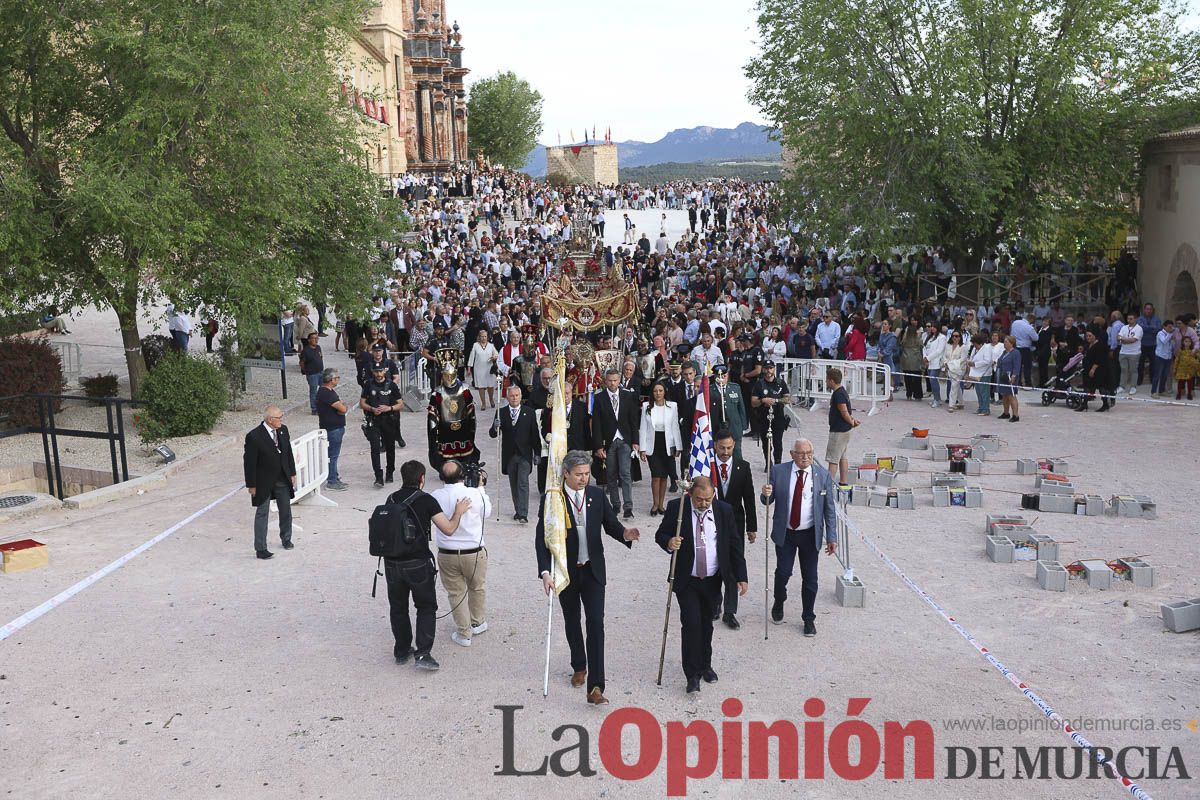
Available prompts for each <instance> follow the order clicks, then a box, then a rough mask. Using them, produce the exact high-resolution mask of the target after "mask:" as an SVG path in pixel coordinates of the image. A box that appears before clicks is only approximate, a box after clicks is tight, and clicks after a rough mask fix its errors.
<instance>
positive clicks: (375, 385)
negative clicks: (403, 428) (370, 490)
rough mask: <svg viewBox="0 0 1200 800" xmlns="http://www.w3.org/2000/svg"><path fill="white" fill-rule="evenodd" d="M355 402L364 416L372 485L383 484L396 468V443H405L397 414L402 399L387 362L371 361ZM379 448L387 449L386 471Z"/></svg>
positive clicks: (378, 485)
mask: <svg viewBox="0 0 1200 800" xmlns="http://www.w3.org/2000/svg"><path fill="white" fill-rule="evenodd" d="M358 405H359V407H360V408H361V409H362V410H363V415H364V417H365V421H364V423H363V433H364V434H365V435H366V437H367V441H368V442H370V443H371V467H372V468H373V469H374V470H375V487H376V488H383V484H384V482H385V481H386V482H387V483H391V482H392V473H394V472H395V471H396V444H397V443H399V445H400V446H401V447H407V445H406V444H405V442H404V436H403V435H401V433H400V416H399V414H398V412H399V411H400V410H401V409H403V408H404V401H403V400H401V399H400V388H399V387H398V386H396V383H395V382H394V381H393V380H392V376H391V375H389V374H388V367H387V364H381V363H375V364H372V365H371V379H370V380H368V381H367V382H366V384H364V385H363V390H362V395H361V396H360V397H359V400H358ZM380 450H384V451H386V452H387V474H386V475H385V474H384V471H383V469H382V467H381V465H380V463H379V452H380Z"/></svg>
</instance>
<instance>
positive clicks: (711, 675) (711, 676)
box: [700, 667, 717, 683]
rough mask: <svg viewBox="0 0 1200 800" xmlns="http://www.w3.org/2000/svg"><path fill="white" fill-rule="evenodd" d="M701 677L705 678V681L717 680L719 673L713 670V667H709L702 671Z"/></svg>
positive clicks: (712, 681) (714, 681) (713, 681)
mask: <svg viewBox="0 0 1200 800" xmlns="http://www.w3.org/2000/svg"><path fill="white" fill-rule="evenodd" d="M700 677H701V678H704V682H705V683H716V682H717V673H715V672H713V669H712V667H709V668H708V669H706V670H704V672H702V673H700Z"/></svg>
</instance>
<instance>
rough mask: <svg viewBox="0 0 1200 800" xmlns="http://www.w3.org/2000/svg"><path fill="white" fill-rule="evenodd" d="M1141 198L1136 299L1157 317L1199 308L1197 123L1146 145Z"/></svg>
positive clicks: (1199, 157) (1199, 154)
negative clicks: (1157, 314)
mask: <svg viewBox="0 0 1200 800" xmlns="http://www.w3.org/2000/svg"><path fill="white" fill-rule="evenodd" d="M1141 200H1142V202H1141V212H1142V224H1141V231H1140V235H1139V237H1138V242H1139V248H1140V251H1141V252H1140V254H1139V259H1138V262H1139V263H1138V286H1139V289H1140V295H1141V297H1140V300H1141V301H1142V302H1147V303H1153V304H1154V307H1155V308H1156V309H1157V310H1158V312H1159V315H1160V316H1171V317H1176V316H1179V315H1181V314H1186V313H1193V314H1194V313H1198V312H1200V308H1198V307H1197V303H1198V299H1197V294H1196V290H1197V287H1198V286H1200V255H1197V254H1198V253H1200V126H1195V127H1192V128H1186V129H1184V130H1180V131H1173V132H1171V133H1165V134H1163V135H1161V136H1157V137H1155V138H1154V139H1151V140H1150V141H1149V142H1148V143H1147V144H1146V148H1145V152H1144V161H1143V181H1142V198H1141Z"/></svg>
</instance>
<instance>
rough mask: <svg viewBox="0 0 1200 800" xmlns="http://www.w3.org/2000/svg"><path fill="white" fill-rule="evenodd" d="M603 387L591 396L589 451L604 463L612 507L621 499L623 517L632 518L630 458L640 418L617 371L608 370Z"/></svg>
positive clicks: (634, 400) (635, 400) (634, 399)
mask: <svg viewBox="0 0 1200 800" xmlns="http://www.w3.org/2000/svg"><path fill="white" fill-rule="evenodd" d="M604 382H605V384H606V385H605V387H604V388H603V389H601V390H600V391H598V392H596V394H595V397H593V398H592V451H593V453H595V455H596V456H597V457H598V458H601V459H603V460H604V462H605V473H606V476H607V481H606V484H607V488H608V498H609V500H610V501H611V502H612V506H613V508H614V509H615V508H616V507H617V503H619V502H622V501H624V502H623V508H624V510H625V515H624V516H625V519H633V484H632V482H631V478H630V468H631V467H632V465H633V462H632V459H633V457H635V456H636V455H637V454H638V451H639V446H638V436H639V434H640V430H641V420H640V419H639V418H638V412H639V411H640V407H639V403H638V397H637V395H636V394H634V393H633V392H631V391H627V390H625V389H622V388H621V374H620V373H619V372H617V371H616V370H615V369H610V370H608V372H606V373H605V374H604Z"/></svg>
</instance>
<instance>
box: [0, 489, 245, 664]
mask: <svg viewBox="0 0 1200 800" xmlns="http://www.w3.org/2000/svg"><path fill="white" fill-rule="evenodd" d="M244 490H245V489H244V487H242V486H235V487H234V488H232V489H230V490H229V491H228V492H226V493H225V494H224V495H222V496H221V497H218V498H217V499H216V500H214V501H212V502H211V503H209V504H208V505H206V506H205V507H204V508H202V509H200V510H199V511H196V512H195V513H193V514H191V515H190V516H188V517H187V518H186V519H183V520H180V521H179V522H176V523H175V524H174V525H172V526H171V527H169V528H167V529H166V530H165V531H163V532H162V533H160V534H158V535H157V536H155V537H154V538H153V539H148V540H147V541H145V542H142V543H141V544H140V545H138V546H137V547H135V548H134V549H132V550H130V551H129V552H128V553H126V554H125V555H123V556H121V557H120V558H118V559H117V560H116V561H114V562H112V563H111V564H108V565H107V566H104V567H101V568H100V569H98V570H96V571H95V572H93V573H92V574H91V575H89V576H87V577H86V578H84V579H83V580H81V581H79V583H76V584H75V585H74V586H71V587H69V588H67V589H63V590H62V591H61V592H59V593H58V594H56V595H54V597H51V598H50V599H49V600H47V601H46V602H44V603H42V604H41V605H40V606H38V607H37V608H33V609H30V610H29V611H26V612H25V613H24V614H22V615H21V616H19V617H17V618H16V619H14V620H13V621H12V622H10V623H8V624H7V625H5V626H4V627H3V628H0V642H2V641H4V640H5V639H7V638H8V637H10V636H12V635H13V634H14V633H16V632H17V631H19V630H21V629H22V628H24V627H25V626H26V625H28V624H30V623H31V622H35V621H37V620H38V619H39V618H41V617H42V616H44V615H45V614H47V613H49V612H50V611H53V610H54V609H55V608H57V607H58V606H60V605H62V604H63V603H65V602H67V601H68V600H70V599H71V598H72V597H74V596H75V595H77V594H79V593H80V592H82V591H83V590H84V589H86V588H88V587H89V586H91V585H92V584H94V583H96V582H97V581H99V580H102V579H103V578H104V577H106V576H107V575H109V574H111V573H113V572H115V571H116V570H118V569H120V568H121V567H123V566H125V565H126V564H127V563H129V562H130V561H132V560H133V559H135V558H137V557H138V556H140V555H141V554H142V553H144V552H146V551H147V550H149V549H150V548H151V547H153V546H154V545H156V544H158V543H159V542H161V541H162V540H163V539H166V538H167V537H168V536H170V535H171V534H173V533H175V532H176V531H178V530H179V529H180V528H182V527H184V526H185V525H187V524H188V523H190V522H192V521H194V520H196V519H198V518H199V517H201V516H203V515H204V514H207V513H208V512H209V511H212V510H213V509H214V508H216V507H217V506H219V505H221V503H224V502H225V501H226V500H228V499H229V498H230V497H233V496H234V495H235V494H237V493H238V492H241V491H244Z"/></svg>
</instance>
